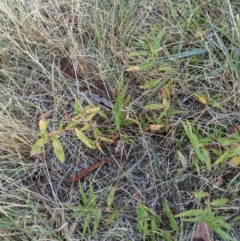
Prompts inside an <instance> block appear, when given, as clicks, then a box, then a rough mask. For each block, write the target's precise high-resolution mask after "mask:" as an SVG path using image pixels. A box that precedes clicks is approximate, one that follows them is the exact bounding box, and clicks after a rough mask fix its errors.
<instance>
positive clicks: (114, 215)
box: [105, 210, 119, 226]
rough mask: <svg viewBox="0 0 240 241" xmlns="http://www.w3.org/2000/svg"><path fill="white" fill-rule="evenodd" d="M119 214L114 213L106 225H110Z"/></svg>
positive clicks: (106, 221)
mask: <svg viewBox="0 0 240 241" xmlns="http://www.w3.org/2000/svg"><path fill="white" fill-rule="evenodd" d="M118 215H119V213H118V211H117V210H116V211H114V212H113V213H112V214H111V215H110V216H109V217H108V218H107V219H106V220H105V225H107V226H108V225H110V224H111V223H112V222H113V221H114V220H115V219H116V218H117V217H118Z"/></svg>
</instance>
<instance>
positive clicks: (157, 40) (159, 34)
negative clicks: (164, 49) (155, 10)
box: [152, 28, 165, 51]
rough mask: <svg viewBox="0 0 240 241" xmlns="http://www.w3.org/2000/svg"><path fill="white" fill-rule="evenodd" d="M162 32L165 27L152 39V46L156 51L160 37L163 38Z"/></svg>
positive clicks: (163, 32)
mask: <svg viewBox="0 0 240 241" xmlns="http://www.w3.org/2000/svg"><path fill="white" fill-rule="evenodd" d="M164 34H165V28H163V29H162V30H160V32H159V33H158V35H157V36H156V38H155V39H154V41H153V45H152V47H153V49H154V50H155V51H157V50H158V49H159V47H160V43H161V41H162V38H163V36H164Z"/></svg>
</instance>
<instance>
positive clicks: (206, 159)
mask: <svg viewBox="0 0 240 241" xmlns="http://www.w3.org/2000/svg"><path fill="white" fill-rule="evenodd" d="M202 154H203V156H204V162H205V164H206V166H207V168H208V170H209V171H210V170H211V159H210V153H209V151H208V150H207V149H206V148H202Z"/></svg>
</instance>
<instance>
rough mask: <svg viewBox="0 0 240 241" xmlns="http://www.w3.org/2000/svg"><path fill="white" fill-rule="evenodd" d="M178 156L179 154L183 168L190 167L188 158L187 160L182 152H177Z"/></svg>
mask: <svg viewBox="0 0 240 241" xmlns="http://www.w3.org/2000/svg"><path fill="white" fill-rule="evenodd" d="M177 154H178V158H179V160H180V161H181V163H182V166H183V167H184V168H187V167H188V165H189V164H188V160H187V158H186V157H185V156H184V155H183V154H182V153H181V152H180V151H177Z"/></svg>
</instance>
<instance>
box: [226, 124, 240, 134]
mask: <svg viewBox="0 0 240 241" xmlns="http://www.w3.org/2000/svg"><path fill="white" fill-rule="evenodd" d="M237 131H238V127H237V125H232V126H229V127H228V130H227V134H228V135H232V134H234V133H237Z"/></svg>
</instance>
